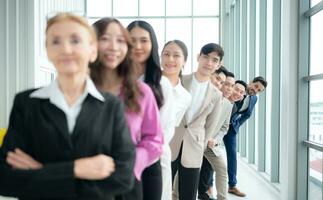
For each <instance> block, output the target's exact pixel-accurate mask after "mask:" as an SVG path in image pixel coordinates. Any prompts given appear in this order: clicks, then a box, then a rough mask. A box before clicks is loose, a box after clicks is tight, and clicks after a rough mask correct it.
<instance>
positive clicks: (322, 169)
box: [308, 149, 323, 200]
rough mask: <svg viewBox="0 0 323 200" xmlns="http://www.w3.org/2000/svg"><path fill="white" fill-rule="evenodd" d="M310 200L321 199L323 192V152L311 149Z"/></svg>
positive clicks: (309, 163)
mask: <svg viewBox="0 0 323 200" xmlns="http://www.w3.org/2000/svg"><path fill="white" fill-rule="evenodd" d="M308 165H309V171H308V200H321V199H322V194H323V187H322V179H323V153H322V152H319V151H316V150H314V149H309V161H308Z"/></svg>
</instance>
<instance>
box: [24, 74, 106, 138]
mask: <svg viewBox="0 0 323 200" xmlns="http://www.w3.org/2000/svg"><path fill="white" fill-rule="evenodd" d="M88 94H90V95H91V96H93V97H95V98H97V99H98V100H100V101H102V102H104V101H105V99H104V97H103V96H102V94H101V93H100V92H99V91H98V90H97V89H96V87H95V86H94V83H93V82H92V80H91V79H90V78H89V77H87V78H86V83H85V88H84V91H83V94H82V95H81V96H80V97H79V98H78V99H77V100H76V102H75V103H74V104H73V105H71V106H69V105H68V103H67V101H66V99H65V98H64V94H63V93H62V91H61V89H60V88H59V86H58V82H57V79H56V80H55V81H53V82H52V83H51V84H49V85H48V86H46V87H43V88H40V89H38V90H36V91H34V92H32V93H31V94H30V97H31V98H39V99H49V101H50V103H52V104H54V105H55V106H57V107H58V108H59V109H61V110H62V111H63V112H64V113H65V116H66V119H67V125H68V131H69V133H70V134H72V133H73V130H74V127H75V123H76V119H77V117H78V115H79V113H80V111H81V108H82V103H83V102H84V100H85V98H86V97H87V95H88Z"/></svg>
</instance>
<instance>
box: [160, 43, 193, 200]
mask: <svg viewBox="0 0 323 200" xmlns="http://www.w3.org/2000/svg"><path fill="white" fill-rule="evenodd" d="M187 55H188V52H187V48H186V45H185V44H184V43H183V42H182V41H180V40H172V41H169V42H167V43H166V44H165V45H164V48H163V50H162V53H161V66H162V68H163V75H164V76H166V77H167V78H168V79H169V80H170V82H171V83H172V86H173V95H174V99H175V101H174V105H175V106H174V109H175V122H176V123H175V126H176V127H177V126H179V124H180V122H181V121H182V118H183V116H184V114H185V111H186V110H187V108H188V106H189V105H190V103H191V95H190V93H189V92H188V91H187V90H186V89H185V88H184V87H183V85H182V83H181V80H180V76H181V71H182V69H183V67H184V65H185V63H186V60H187ZM174 132H175V127H174V129H173V131H172V135H171V137H169V138H168V139H165V143H167V148H165V152H164V153H163V155H162V157H161V162H162V172H163V194H162V199H163V200H170V199H172V196H171V195H172V170H171V151H170V148H169V145H168V144H169V142H170V140H171V138H172V137H173V135H174Z"/></svg>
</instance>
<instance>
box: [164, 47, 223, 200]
mask: <svg viewBox="0 0 323 200" xmlns="http://www.w3.org/2000/svg"><path fill="white" fill-rule="evenodd" d="M223 55H224V52H223V49H222V47H221V46H220V45H218V44H214V43H209V44H206V45H204V46H203V47H202V49H201V51H200V54H199V55H198V57H197V60H198V69H197V71H196V72H195V73H193V74H190V75H185V76H183V77H182V84H183V86H184V88H185V89H187V90H188V91H189V92H190V94H191V96H192V101H191V105H190V106H189V108H188V109H187V111H186V113H185V116H184V117H183V120H182V122H181V124H180V126H179V127H177V128H176V130H175V135H174V137H173V138H172V140H171V142H170V148H171V152H172V176H173V183H174V177H175V174H176V172H178V193H179V199H180V200H195V199H196V194H197V188H198V182H199V170H200V167H201V165H202V160H203V153H204V150H205V148H206V145H207V141H208V139H209V138H210V137H211V134H212V133H214V129H215V128H216V126H217V123H216V122H217V121H218V118H219V115H218V113H220V110H221V98H222V93H221V92H220V91H219V90H218V89H217V88H216V87H215V86H214V85H213V84H212V83H211V82H210V77H211V75H212V73H213V72H214V71H215V70H217V69H218V68H219V66H220V63H221V60H222V58H223ZM176 189H177V188H176Z"/></svg>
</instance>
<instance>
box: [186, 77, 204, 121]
mask: <svg viewBox="0 0 323 200" xmlns="http://www.w3.org/2000/svg"><path fill="white" fill-rule="evenodd" d="M208 84H209V81H204V82H199V81H198V80H196V78H195V75H193V80H192V85H191V89H190V94H191V95H192V101H191V105H190V106H189V108H188V110H187V112H186V119H187V123H190V122H192V120H193V117H194V115H195V114H196V113H197V112H198V111H199V110H200V109H201V106H202V104H203V102H204V99H205V95H206V91H207V87H208Z"/></svg>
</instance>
